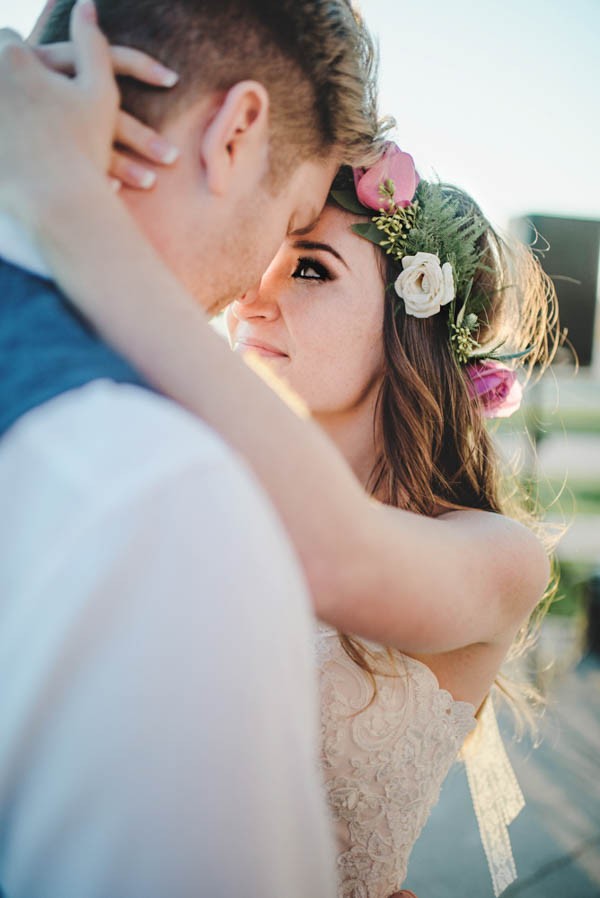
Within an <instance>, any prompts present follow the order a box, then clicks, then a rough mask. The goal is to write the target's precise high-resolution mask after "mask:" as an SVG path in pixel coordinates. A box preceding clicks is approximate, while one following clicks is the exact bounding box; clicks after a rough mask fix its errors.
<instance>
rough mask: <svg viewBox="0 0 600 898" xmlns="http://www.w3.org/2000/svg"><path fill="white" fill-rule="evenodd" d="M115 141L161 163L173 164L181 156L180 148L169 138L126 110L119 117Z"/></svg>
mask: <svg viewBox="0 0 600 898" xmlns="http://www.w3.org/2000/svg"><path fill="white" fill-rule="evenodd" d="M115 143H118V144H120V145H121V146H123V147H125V148H126V149H128V150H133V151H134V152H136V153H137V154H138V155H139V156H143V157H144V158H146V159H150V160H151V161H152V162H159V163H160V164H161V165H172V164H173V162H175V160H176V159H177V157H178V156H179V150H178V149H177V147H176V146H174V145H173V144H172V143H171V142H170V141H169V140H166V139H165V138H164V137H161V135H160V134H158V133H157V132H156V131H153V130H152V128H148V127H147V126H146V125H143V124H142V123H141V122H139V121H138V120H137V119H136V118H133V116H131V115H128V114H127V113H126V112H121V113H120V114H119V118H118V119H117V132H116V134H115Z"/></svg>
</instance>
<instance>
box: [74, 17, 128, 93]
mask: <svg viewBox="0 0 600 898" xmlns="http://www.w3.org/2000/svg"><path fill="white" fill-rule="evenodd" d="M70 36H71V39H72V41H73V46H74V51H75V70H76V73H77V74H76V81H77V82H78V84H79V85H80V87H81V88H82V89H83V90H84V91H85V93H87V94H88V95H89V96H90V97H92V98H94V100H95V101H97V102H98V101H104V102H106V104H107V106H109V105H112V104H113V103H114V105H115V107H116V105H117V103H118V96H119V92H118V89H117V85H116V82H115V79H114V75H113V71H112V66H111V61H110V50H109V46H108V41H107V40H106V38H105V37H104V35H103V34H102V32H101V31H100V28H99V27H98V14H97V12H96V5H95V3H94V2H93V0H77V3H76V4H75V6H74V7H73V11H72V13H71V22H70Z"/></svg>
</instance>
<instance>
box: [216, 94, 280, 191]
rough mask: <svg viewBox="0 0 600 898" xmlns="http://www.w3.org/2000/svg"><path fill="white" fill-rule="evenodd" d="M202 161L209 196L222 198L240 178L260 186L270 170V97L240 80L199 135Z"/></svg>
mask: <svg viewBox="0 0 600 898" xmlns="http://www.w3.org/2000/svg"><path fill="white" fill-rule="evenodd" d="M200 153H201V161H202V165H203V167H204V170H205V173H206V183H207V186H208V189H209V190H210V192H211V193H213V194H216V195H219V196H223V195H224V194H226V193H228V192H229V191H230V190H231V189H232V188H233V187H234V185H235V184H236V183H237V182H239V181H240V179H242V180H243V181H244V183H246V184H248V183H250V184H252V183H254V182H256V183H259V182H260V181H261V180H262V179H263V177H264V176H265V175H266V174H267V171H268V167H269V94H268V93H267V90H266V89H265V87H264V86H263V85H262V84H260V83H259V82H258V81H240V82H239V83H238V84H235V85H234V86H233V87H232V88H231V89H230V90H229V91H227V93H226V94H225V96H224V98H223V100H222V102H221V103H220V105H219V106H218V107H217V109H216V111H215V113H214V115H213V117H212V118H211V119H210V120H209V122H208V124H207V125H206V127H205V130H204V132H203V135H202V140H201V146H200Z"/></svg>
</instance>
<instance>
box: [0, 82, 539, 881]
mask: <svg viewBox="0 0 600 898" xmlns="http://www.w3.org/2000/svg"><path fill="white" fill-rule="evenodd" d="M14 89H15V90H17V87H16V86H15V88H14ZM51 89H52V88H51V85H50V84H48V90H49V91H50V90H51ZM115 115H116V110H115ZM114 120H115V119H114V116H113V118H112V119H111V124H114ZM8 124H10V128H11V133H13V134H15V135H16V137H15V140H14V144H15V148H16V147H18V144H19V141H20V142H21V145H22V144H23V141H24V140H27V142H28V144H29V146H36V145H39V146H44V145H46V143H45V142H46V141H47V140H49V139H51V140H54V141H60V138H59V137H57V136H52V137H49V136H48V135H44V134H36V133H35V123H34V122H33V121H32V120H26V119H25V118H23V119H22V120H17V121H14V122H13V121H11V122H10V123H9V122H2V130H3V131H4V130H5V129H6V127H7V125H8ZM72 128H73V123H72V122H71V133H72ZM101 128H104V129H105V130H106V134H104V135H103V136H104V137H105V140H106V142H107V144H108V143H109V142H110V141H111V140H112V137H113V131H112V130H110V132H109V129H107V127H106V124H105V122H104V120H103V119H102V118H101V117H99V118H98V129H99V132H100V129H101ZM60 131H61V129H60V127H59V125H58V123H57V126H56V135H59V134H60ZM62 151H63V153H64V167H65V172H66V171H67V170H68V167H69V159H70V153H71V151H72V149H71V148H70V147H69V146H67V145H66V143H65V146H64V147H63V148H62ZM5 152H6V153H7V152H8V150H6V151H5ZM15 152H18V150H17V149H15ZM5 158H6V155H5ZM35 165H36V169H37V171H36V176H35V177H36V179H37V181H38V183H39V181H40V178H43V177H44V175H45V176H46V185H45V191H46V197H45V200H44V202H42V203H41V204H40V206H39V207H36V201H35V191H30V192H29V193H28V190H29V188H28V183H27V181H26V178H25V177H23V178H22V183H20V184H19V185H17V186H15V185H14V184H13V185H12V187H11V195H13V196H14V195H15V191H16V190H17V187H18V191H19V194H20V195H21V196H23V197H27V202H24V204H23V208H24V209H27V210H28V212H27V215H28V221H27V222H26V223H27V225H28V226H29V228H30V229H31V231H32V232H33V233H35V237H36V239H37V241H38V242H39V243H40V245H41V246H42V247H46V249H47V258H48V260H49V261H50V264H51V267H52V269H53V274H54V276H55V277H56V280H57V281H58V283H59V284H60V285H61V286H62V287H63V289H64V290H65V292H66V294H67V295H69V296H70V297H71V299H72V300H73V302H74V303H75V305H76V306H77V307H78V308H79V310H80V311H81V312H82V314H84V315H85V316H86V318H87V319H88V320H89V321H90V322H92V324H93V325H94V326H95V327H96V328H97V329H98V331H99V332H100V333H101V334H102V336H103V338H104V339H106V340H107V341H108V342H110V343H111V344H112V345H113V346H114V347H115V348H116V349H118V351H119V352H121V353H122V354H123V355H124V356H125V357H127V358H128V359H129V361H130V362H131V363H132V364H133V365H134V366H135V367H136V368H138V370H139V371H140V372H141V373H142V374H143V376H144V377H145V378H146V379H147V381H148V382H149V383H150V384H152V385H153V386H154V387H155V388H157V389H159V390H160V391H162V392H164V393H165V394H167V395H169V396H171V397H172V398H174V399H175V400H177V401H178V402H179V403H180V404H182V405H184V406H186V407H187V408H188V409H189V410H190V411H191V412H193V413H195V414H197V415H199V416H201V417H202V418H203V419H205V420H206V421H207V422H208V423H209V424H210V425H211V426H212V427H214V428H215V429H216V430H218V431H219V432H220V433H221V434H222V435H223V436H224V438H225V439H226V440H227V441H228V442H229V443H230V444H231V445H232V446H233V447H234V448H235V449H237V450H238V452H239V453H241V454H242V455H243V456H244V457H245V458H246V460H247V462H248V463H249V465H250V466H251V467H252V468H253V469H254V471H255V474H256V476H257V477H258V478H259V480H260V481H261V483H262V485H263V487H264V489H265V491H266V492H267V493H268V494H269V495H270V497H271V500H272V502H273V504H274V505H275V507H276V509H277V510H278V512H279V514H280V516H281V518H282V520H283V521H284V523H285V525H286V528H287V530H288V532H289V534H290V536H291V538H292V541H293V542H294V543H295V546H296V549H297V552H298V555H299V557H300V560H301V562H302V564H303V566H304V570H305V574H306V577H307V581H308V584H309V586H310V589H311V592H312V596H313V601H314V607H315V612H316V614H317V616H318V618H319V619H320V620H321V621H322V622H323V623H322V624H321V625H320V626H319V628H318V631H317V635H316V642H317V654H318V663H319V670H320V677H321V706H322V765H323V774H324V779H325V785H326V789H327V795H328V799H329V804H330V808H331V812H332V815H333V819H334V824H335V830H336V835H337V840H338V872H339V882H340V885H339V890H340V892H339V893H340V896H345V898H389V896H391V895H393V894H396V893H398V892H399V890H400V889H401V888H402V884H403V881H404V878H405V875H406V869H407V864H408V859H409V855H410V851H411V849H412V846H413V845H414V842H415V840H416V838H417V837H418V835H419V832H420V831H421V829H422V827H423V825H424V823H425V821H426V819H427V816H428V814H429V812H430V809H431V807H432V806H433V804H434V803H435V801H436V800H437V798H438V795H439V791H440V788H441V785H442V782H443V780H444V778H445V776H446V774H447V772H448V770H449V768H450V766H451V764H452V763H453V762H454V760H455V759H456V757H457V756H458V754H459V751H460V750H461V746H462V745H463V742H464V740H465V738H466V737H467V735H468V734H469V733H470V732H471V731H472V730H473V729H474V728H475V724H476V721H477V719H479V721H480V726H485V727H487V729H488V736H490V734H491V737H490V738H488V739H487V744H488V745H489V744H493V746H494V749H493V752H492V753H491V754H490V756H489V757H487V758H483V759H482V758H481V757H480V758H478V757H477V753H475V754H474V755H471V757H472V762H471V768H470V770H471V773H470V780H471V783H472V785H473V787H474V792H475V794H476V795H477V794H479V795H481V789H479V792H478V789H477V783H478V782H479V783H481V781H482V779H486V778H487V782H488V783H489V782H492V781H494V779H496V780H497V781H498V784H500V783H508V784H509V786H510V787H511V788H512V792H511V795H509V796H507V795H504V796H500V797H501V798H503V799H504V800H505V804H508V805H509V806H510V805H511V803H512V806H513V811H512V812H511V813H508V814H504V817H503V816H502V813H501V812H500V811H499V810H498V807H495V806H494V803H495V798H494V796H493V795H492V796H491V797H490V796H488V797H487V798H486V802H487V804H486V807H485V808H484V814H483V816H484V817H485V816H486V815H488V817H489V820H491V824H490V825H489V826H487V827H486V825H485V822H484V824H483V826H482V831H483V835H484V841H485V840H486V839H487V843H486V850H487V852H488V857H489V859H490V865H491V869H492V875H493V881H494V888H495V891H496V893H499V891H501V890H502V889H503V888H504V887H505V886H506V885H507V884H508V883H509V882H510V881H511V879H512V878H514V867H513V864H512V857H511V856H510V851H508V853H507V851H506V849H505V848H503V847H502V846H503V840H502V838H501V837H499V836H498V832H497V827H498V826H500V828H502V827H505V825H506V823H507V822H508V820H509V819H510V818H511V817H512V816H514V813H516V812H517V811H518V808H519V806H520V805H519V802H520V796H519V794H518V789H517V788H516V786H514V784H512V780H511V778H510V775H509V773H507V771H506V760H505V758H504V756H503V755H502V752H501V749H500V748H499V747H498V741H497V731H496V730H495V720H494V719H493V712H491V706H490V704H489V701H488V697H489V695H490V691H491V690H492V689H493V688H494V684H495V683H497V682H498V677H499V671H500V667H501V665H502V663H503V661H504V660H505V658H506V657H507V655H509V654H510V653H511V652H514V650H515V648H518V646H519V645H520V644H521V643H522V641H523V636H524V634H525V633H526V632H527V629H528V622H529V620H530V617H531V615H532V613H533V612H534V610H535V609H536V608H537V607H538V606H539V604H540V602H541V599H542V597H543V595H544V592H545V589H546V585H547V581H548V560H547V555H546V552H545V550H544V549H543V547H542V545H541V543H540V542H539V541H538V538H537V537H536V536H535V535H534V533H533V532H532V530H531V529H529V528H528V527H527V526H524V525H523V524H522V523H519V522H518V521H517V520H516V519H515V517H514V513H513V516H512V517H511V516H508V513H507V512H508V506H507V505H506V504H505V502H504V500H503V498H502V494H503V491H502V483H501V476H500V470H499V464H498V461H497V459H496V455H495V452H494V448H493V445H492V441H491V439H490V436H489V434H488V430H487V429H486V425H485V418H488V417H494V416H502V415H506V414H509V413H510V412H511V411H513V410H514V409H515V408H516V407H517V406H518V403H519V399H520V396H521V391H522V386H521V381H520V380H519V378H518V375H517V368H518V367H519V366H521V367H522V368H523V379H526V376H527V374H528V372H530V371H531V369H532V367H533V365H535V364H537V365H544V364H546V363H547V361H548V359H549V358H550V356H551V354H552V350H553V347H554V345H555V341H556V317H555V311H554V309H555V307H554V296H553V293H552V291H551V288H550V286H549V284H548V282H547V281H546V280H545V278H544V276H543V274H542V272H541V270H540V268H539V266H538V265H537V263H536V262H535V260H534V259H533V257H532V256H531V255H530V253H529V252H528V251H527V250H526V249H525V248H524V247H521V246H513V245H512V244H510V243H509V242H507V241H505V240H504V239H503V238H501V237H500V236H499V235H498V234H497V233H496V232H495V231H494V229H493V228H492V227H491V225H490V224H489V222H488V221H487V220H486V219H485V217H484V216H483V214H482V213H481V211H480V209H479V208H478V206H477V205H476V204H475V203H474V202H473V201H472V200H471V199H470V198H469V197H468V196H467V195H466V194H464V193H463V192H462V191H459V190H457V189H455V188H453V187H450V186H447V185H443V184H437V183H428V182H425V181H422V180H420V179H419V176H418V174H417V172H416V170H415V168H414V164H413V161H412V159H411V157H410V156H409V155H408V154H406V153H403V152H402V151H401V150H400V149H399V148H397V147H396V146H394V145H393V144H387V146H386V148H385V151H384V153H383V154H382V156H381V158H380V160H379V161H378V162H377V163H376V164H374V165H373V166H372V167H371V168H370V169H369V170H355V171H351V170H343V171H341V172H340V173H339V175H338V177H337V179H336V182H335V183H334V185H333V189H332V192H331V195H330V200H329V202H328V204H327V206H326V208H325V210H324V211H323V213H322V215H321V217H320V219H319V221H318V222H317V224H316V225H315V226H314V227H313V228H312V230H310V232H308V233H305V234H303V235H302V236H298V235H296V236H292V237H290V238H289V239H288V240H286V242H285V243H284V244H283V246H282V247H281V248H280V250H279V252H278V253H277V255H276V257H275V258H274V260H273V261H272V263H271V264H270V266H269V268H268V269H267V271H266V272H265V273H264V276H263V277H262V279H261V281H260V284H257V285H256V288H255V289H253V290H252V291H250V292H248V293H246V294H245V295H244V296H242V297H239V298H237V299H236V300H235V301H234V302H233V303H232V304H231V305H230V306H229V308H228V311H227V326H228V329H229V335H230V339H231V343H232V345H233V348H234V349H235V350H236V354H237V355H238V356H239V355H245V354H246V353H249V354H250V361H251V365H250V366H247V365H245V364H243V362H242V360H241V359H240V358H239V357H236V354H234V353H230V352H228V351H227V350H226V348H225V347H224V345H223V342H222V340H221V339H220V337H218V336H217V335H216V334H215V333H214V331H213V330H212V329H211V328H210V326H209V324H208V321H207V320H206V318H205V316H204V315H203V313H202V311H201V310H200V309H198V307H197V306H195V305H194V303H193V301H192V299H191V298H189V297H188V296H187V294H186V293H185V292H184V290H183V288H182V287H181V286H180V285H179V284H178V283H177V282H176V281H175V280H174V278H172V276H171V275H170V273H169V272H168V271H167V270H166V268H165V266H164V264H163V262H162V261H161V260H160V259H159V257H158V256H157V255H155V254H154V252H153V251H152V250H151V249H150V247H149V246H148V245H147V244H146V243H145V241H144V239H143V238H142V237H141V235H140V234H139V232H138V231H137V230H136V229H135V227H134V225H133V223H132V221H131V220H130V218H129V216H128V215H127V213H126V212H125V209H124V207H123V206H122V204H121V203H119V201H118V200H117V198H116V197H115V195H114V193H113V192H112V191H111V190H110V189H109V186H108V182H107V183H106V186H105V188H103V189H102V190H100V189H99V183H100V177H101V176H104V174H105V173H104V172H102V173H100V172H98V177H97V180H96V181H94V190H93V192H92V193H91V194H90V193H89V192H88V182H87V180H86V179H85V178H78V176H77V175H76V174H74V176H73V180H72V181H71V184H70V185H69V188H68V189H69V192H70V199H69V211H70V214H69V215H68V216H58V217H53V218H52V219H51V220H50V219H49V218H48V216H47V215H46V214H45V209H46V208H48V207H51V206H52V205H53V204H52V203H48V202H47V192H51V191H52V190H53V189H55V190H57V191H58V190H60V189H61V188H60V187H58V186H57V187H55V188H53V186H52V182H51V179H52V171H50V170H49V171H48V172H47V173H46V169H45V157H44V153H42V152H40V153H38V154H37V155H36V158H35ZM80 170H81V167H77V166H75V167H73V171H74V172H77V171H80ZM66 180H67V179H66V178H63V179H62V184H63V185H64V183H65V182H66ZM91 196H93V198H94V199H93V201H92V200H91V199H90V197H91ZM100 197H102V199H100ZM56 208H57V205H56V204H54V209H56ZM13 211H14V210H13ZM84 219H85V221H86V231H85V232H84V233H83V232H82V229H81V221H82V220H84ZM57 235H58V237H57ZM232 245H234V244H233V242H232ZM99 259H100V260H101V261H102V268H103V271H104V272H105V273H106V272H108V273H109V275H110V282H111V287H112V289H111V293H110V295H107V294H106V292H105V290H104V289H102V286H101V285H99V284H98V280H97V279H96V278H95V272H96V270H97V265H98V260H99ZM236 264H238V260H236V258H235V257H234V256H232V257H231V265H232V266H235V265H236ZM257 357H258V361H257ZM257 368H258V369H259V371H260V374H261V376H257V375H256V372H255V370H252V369H257ZM265 380H267V381H268V382H269V384H270V386H272V387H274V391H273V390H271V389H269V386H267V385H266V384H265ZM323 433H325V434H326V435H327V439H324V438H323ZM266 562H267V563H268V559H266ZM232 563H235V559H234V558H232ZM282 601H285V596H282ZM265 650H266V651H268V647H265ZM494 763H496V764H497V765H498V766H497V768H496V770H495V771H494V769H491V770H490V764H492V766H493V764H494ZM486 764H487V767H486ZM500 804H501V802H500V799H498V806H499V805H500ZM507 817H508V820H507V819H506V818H507ZM494 827H496V829H494ZM504 831H505V830H504ZM400 894H401V893H400Z"/></svg>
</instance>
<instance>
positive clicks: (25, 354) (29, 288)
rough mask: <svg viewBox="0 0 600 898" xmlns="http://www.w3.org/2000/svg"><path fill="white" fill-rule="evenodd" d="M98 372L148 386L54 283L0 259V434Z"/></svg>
mask: <svg viewBox="0 0 600 898" xmlns="http://www.w3.org/2000/svg"><path fill="white" fill-rule="evenodd" d="M101 378H109V379H110V380H113V381H116V382H117V383H128V384H136V385H138V386H142V387H146V388H147V389H150V387H149V385H148V384H147V383H146V382H145V381H144V380H143V378H142V377H141V376H140V375H139V374H137V372H136V371H134V369H133V368H132V367H131V366H130V365H129V364H128V362H126V361H125V359H123V358H122V357H121V356H119V355H118V354H117V353H115V352H113V350H112V349H110V347H108V346H107V345H106V344H105V343H103V342H102V340H101V339H100V337H99V336H98V335H97V334H96V333H95V332H94V330H93V329H92V328H91V327H90V325H89V324H87V323H86V321H84V319H83V318H82V317H81V316H80V315H79V314H78V312H77V311H76V310H75V309H74V308H73V307H72V306H71V305H69V303H68V301H67V300H66V298H65V297H64V296H63V294H62V293H61V292H60V290H59V289H58V288H57V287H56V286H55V285H54V284H52V283H51V282H49V281H46V280H44V279H43V278H39V277H37V276H36V275H33V274H30V273H29V272H27V271H24V270H23V269H22V268H16V267H15V266H14V265H10V264H9V263H8V262H5V261H4V260H2V259H0V438H1V437H2V436H3V434H4V433H5V432H6V431H7V430H8V429H9V427H11V425H12V424H14V423H15V422H16V421H17V420H18V419H19V418H20V417H21V416H22V415H24V414H25V413H26V412H28V411H29V410H30V409H33V408H36V407H37V406H38V405H42V403H44V402H47V401H48V400H50V399H52V398H53V397H55V396H58V395H60V394H61V393H66V392H67V391H68V390H72V389H75V388H76V387H82V386H84V385H85V384H87V383H90V382H91V381H93V380H99V379H101Z"/></svg>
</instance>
